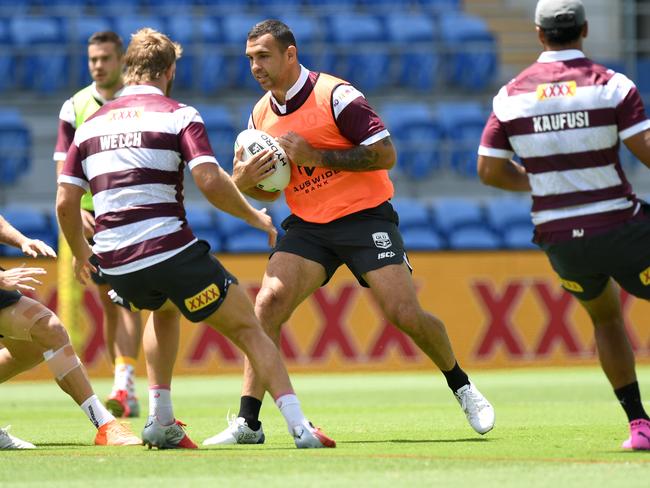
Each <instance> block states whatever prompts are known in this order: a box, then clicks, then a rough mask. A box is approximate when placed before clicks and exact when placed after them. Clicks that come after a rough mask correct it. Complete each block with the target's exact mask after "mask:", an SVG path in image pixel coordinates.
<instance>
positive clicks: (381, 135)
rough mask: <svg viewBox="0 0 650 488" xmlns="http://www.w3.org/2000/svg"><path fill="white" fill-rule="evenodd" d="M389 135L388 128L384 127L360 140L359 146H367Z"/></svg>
mask: <svg viewBox="0 0 650 488" xmlns="http://www.w3.org/2000/svg"><path fill="white" fill-rule="evenodd" d="M388 136H390V132H388V129H384V130H382V131H380V132H377V133H376V134H373V135H371V136H370V137H368V139H366V140H365V141H361V144H359V145H360V146H369V145H370V144H374V143H375V142H377V141H381V140H382V139H385V138H386V137H388Z"/></svg>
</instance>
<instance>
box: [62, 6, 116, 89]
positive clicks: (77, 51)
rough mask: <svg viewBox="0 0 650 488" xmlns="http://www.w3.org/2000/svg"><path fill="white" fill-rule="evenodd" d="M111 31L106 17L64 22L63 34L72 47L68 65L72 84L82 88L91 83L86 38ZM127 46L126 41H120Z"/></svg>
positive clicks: (83, 18) (75, 19) (73, 18)
mask: <svg viewBox="0 0 650 488" xmlns="http://www.w3.org/2000/svg"><path fill="white" fill-rule="evenodd" d="M109 30H113V25H112V23H111V21H110V19H109V18H108V17H95V16H92V17H88V16H83V17H76V16H75V17H70V18H68V19H66V22H65V32H66V35H67V37H68V41H69V42H70V44H71V46H72V54H71V60H70V63H71V65H72V73H73V80H72V81H73V84H74V86H75V87H79V88H82V87H84V86H86V85H89V84H90V83H91V82H92V78H91V77H90V73H89V72H88V48H87V47H86V46H87V44H88V38H89V37H90V36H91V35H93V34H94V33H95V32H100V31H109ZM122 42H124V43H125V45H124V49H126V45H127V44H128V39H122Z"/></svg>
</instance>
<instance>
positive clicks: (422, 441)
mask: <svg viewBox="0 0 650 488" xmlns="http://www.w3.org/2000/svg"><path fill="white" fill-rule="evenodd" d="M490 440H491V439H488V438H486V437H471V438H467V439H383V440H372V441H337V444H453V443H457V442H490Z"/></svg>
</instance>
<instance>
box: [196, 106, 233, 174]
mask: <svg viewBox="0 0 650 488" xmlns="http://www.w3.org/2000/svg"><path fill="white" fill-rule="evenodd" d="M195 108H196V109H197V110H198V111H199V113H200V114H201V117H202V118H203V123H204V124H205V128H206V130H207V132H208V137H209V138H210V145H211V146H212V150H213V151H214V153H215V155H216V156H217V161H219V164H220V165H221V167H222V168H223V169H224V170H226V171H227V172H229V173H230V172H231V171H232V158H233V146H234V144H235V139H236V138H237V134H238V131H237V129H236V128H235V126H234V125H233V117H232V114H231V112H230V110H229V109H228V108H227V107H224V106H223V105H199V106H195Z"/></svg>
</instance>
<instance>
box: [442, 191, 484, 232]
mask: <svg viewBox="0 0 650 488" xmlns="http://www.w3.org/2000/svg"><path fill="white" fill-rule="evenodd" d="M431 210H432V213H433V221H434V227H435V228H437V229H438V230H440V231H441V232H442V233H443V234H444V235H446V236H449V234H451V232H454V231H456V230H460V229H462V228H464V227H487V222H486V220H485V219H484V217H483V208H482V206H481V204H480V203H479V202H478V201H476V200H474V199H471V198H461V197H444V198H436V199H435V200H433V201H432V203H431Z"/></svg>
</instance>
